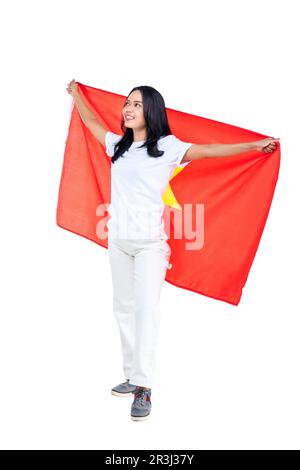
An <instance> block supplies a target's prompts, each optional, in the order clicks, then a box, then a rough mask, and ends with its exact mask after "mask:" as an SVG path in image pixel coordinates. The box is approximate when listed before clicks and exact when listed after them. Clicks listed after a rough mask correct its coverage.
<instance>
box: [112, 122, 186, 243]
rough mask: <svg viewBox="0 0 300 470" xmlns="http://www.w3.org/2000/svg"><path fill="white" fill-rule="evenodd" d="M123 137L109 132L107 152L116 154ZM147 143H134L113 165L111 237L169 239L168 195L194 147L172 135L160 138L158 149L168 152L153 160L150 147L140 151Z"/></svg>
mask: <svg viewBox="0 0 300 470" xmlns="http://www.w3.org/2000/svg"><path fill="white" fill-rule="evenodd" d="M121 138H122V135H119V134H115V133H113V132H110V131H108V132H107V133H106V135H105V146H106V149H105V150H106V153H107V155H108V156H109V157H112V156H113V154H114V146H115V144H116V143H117V142H118V141H119V140H120V139H121ZM144 142H145V140H142V141H139V142H132V144H131V146H130V148H129V149H128V150H127V151H126V152H124V153H123V156H122V157H119V158H118V159H117V160H116V161H115V162H114V163H112V165H111V202H110V205H109V207H108V208H107V211H108V213H109V215H110V218H109V220H108V222H107V228H108V237H109V238H125V239H126V238H127V239H165V240H166V239H168V235H167V234H166V232H165V230H164V221H163V218H162V215H163V211H164V201H163V199H162V197H163V194H164V193H165V191H166V189H167V186H168V183H169V181H170V178H171V176H172V173H173V171H174V169H175V168H176V167H184V166H186V165H188V164H189V163H190V161H188V162H184V163H181V160H182V158H183V156H184V154H185V152H186V151H187V150H188V148H190V147H191V145H193V144H192V143H188V142H183V141H181V140H179V139H178V138H177V137H176V136H175V135H173V134H171V135H168V136H166V137H161V138H160V139H159V140H158V142H157V148H158V149H159V150H163V151H164V152H165V153H164V154H163V155H162V156H161V157H150V156H149V155H148V153H147V148H146V147H144V148H138V147H139V146H140V145H142V144H143V143H144Z"/></svg>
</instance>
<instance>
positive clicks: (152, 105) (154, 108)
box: [111, 85, 172, 163]
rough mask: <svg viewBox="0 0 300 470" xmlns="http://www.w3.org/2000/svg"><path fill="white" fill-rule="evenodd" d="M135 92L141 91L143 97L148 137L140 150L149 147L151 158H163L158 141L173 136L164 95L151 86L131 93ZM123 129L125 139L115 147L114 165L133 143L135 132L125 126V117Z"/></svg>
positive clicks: (141, 87)
mask: <svg viewBox="0 0 300 470" xmlns="http://www.w3.org/2000/svg"><path fill="white" fill-rule="evenodd" d="M135 90H140V92H141V94H142V97H143V112H144V118H145V121H146V135H147V137H146V140H145V142H144V143H143V144H142V145H140V146H139V147H138V148H142V147H147V152H148V155H149V156H150V157H156V158H157V157H161V156H162V155H163V154H164V152H163V151H162V150H158V148H157V141H158V139H160V138H161V137H165V136H167V135H170V134H172V132H171V129H170V127H169V123H168V117H167V112H166V106H165V101H164V99H163V97H162V95H161V94H160V93H159V92H158V91H157V90H156V89H155V88H153V87H151V86H147V85H142V86H136V87H134V88H132V90H131V92H130V93H132V92H133V91H135ZM130 93H129V94H128V96H129V95H130ZM128 96H127V98H128ZM127 98H126V99H127ZM125 103H126V100H125ZM125 103H124V106H125ZM121 129H122V132H123V137H122V138H121V139H120V141H119V142H118V143H117V144H116V145H115V151H114V155H113V157H112V158H111V161H112V163H114V162H115V161H116V160H118V158H119V157H122V156H123V153H124V152H126V150H128V149H129V147H130V146H131V144H132V142H133V137H134V135H133V130H132V129H131V128H127V127H126V126H125V120H124V117H122V121H121Z"/></svg>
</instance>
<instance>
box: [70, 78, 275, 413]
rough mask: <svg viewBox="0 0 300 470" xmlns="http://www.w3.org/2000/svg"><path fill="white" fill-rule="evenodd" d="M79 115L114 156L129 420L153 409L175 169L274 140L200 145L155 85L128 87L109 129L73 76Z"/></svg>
mask: <svg viewBox="0 0 300 470" xmlns="http://www.w3.org/2000/svg"><path fill="white" fill-rule="evenodd" d="M67 91H68V93H69V94H71V95H72V96H73V98H74V101H75V104H76V106H77V108H78V111H79V113H80V115H81V118H82V120H83V122H84V123H85V125H86V126H87V127H88V129H89V130H90V131H91V133H92V134H93V135H94V136H95V137H96V139H97V140H99V142H100V143H101V144H102V145H103V146H104V147H105V149H106V153H107V155H108V156H109V157H110V158H111V163H112V165H111V203H110V205H109V208H108V212H109V214H110V219H109V221H108V224H107V227H108V252H109V259H110V266H111V273H112V284H113V309H114V315H115V317H116V320H117V322H118V326H119V331H120V338H121V345H122V353H123V370H124V375H125V379H126V382H123V383H121V384H119V385H117V386H115V387H114V388H113V389H112V394H114V395H116V396H129V395H131V393H134V400H133V403H132V405H131V417H132V419H134V420H142V419H146V418H148V417H149V415H150V411H151V390H152V384H153V379H154V368H155V352H156V345H157V340H158V332H159V322H160V311H159V308H158V305H159V298H160V292H161V288H162V285H163V281H164V279H165V275H166V270H167V269H168V268H170V267H171V266H170V265H169V258H170V254H171V249H170V246H169V244H168V242H167V240H168V235H167V233H166V232H165V230H164V221H163V219H162V214H163V210H164V203H163V200H162V196H163V194H164V192H165V190H166V187H167V185H168V183H169V180H170V178H171V176H172V173H173V172H174V169H175V168H176V167H182V166H185V165H187V164H188V162H190V161H192V160H196V159H200V158H205V157H210V156H214V157H216V156H219V157H225V156H229V155H233V154H237V153H242V152H245V151H247V150H253V149H257V150H261V149H263V150H264V151H265V152H272V151H273V150H274V148H275V146H276V144H275V140H278V139H263V140H261V141H255V142H247V143H241V144H232V145H231V144H217V145H215V144H211V145H196V144H193V143H187V142H182V141H181V140H179V139H178V138H177V137H176V136H174V135H173V134H172V133H171V130H170V127H169V124H168V119H167V113H166V108H165V103H164V99H163V97H162V96H161V94H160V93H159V92H158V91H157V90H155V89H154V88H152V87H149V86H139V87H135V88H133V89H132V90H131V92H130V93H129V95H128V96H127V98H126V100H125V102H124V106H123V109H122V117H123V119H122V122H121V129H122V133H121V134H115V133H113V132H110V131H108V130H107V129H105V128H104V127H103V126H102V125H101V124H100V123H99V122H98V120H97V118H96V117H95V115H94V114H93V113H92V112H91V110H90V109H89V108H88V107H87V106H86V105H85V103H84V102H83V100H82V98H81V96H80V94H79V92H78V87H77V84H76V82H75V80H72V81H71V82H70V83H69V85H68V88H67Z"/></svg>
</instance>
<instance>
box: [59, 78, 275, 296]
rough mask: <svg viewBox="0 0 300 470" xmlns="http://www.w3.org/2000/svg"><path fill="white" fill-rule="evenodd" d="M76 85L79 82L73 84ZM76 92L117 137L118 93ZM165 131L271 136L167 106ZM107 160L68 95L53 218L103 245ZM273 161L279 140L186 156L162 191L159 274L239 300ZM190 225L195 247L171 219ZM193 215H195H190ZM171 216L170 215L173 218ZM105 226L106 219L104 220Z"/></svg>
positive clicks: (189, 138)
mask: <svg viewBox="0 0 300 470" xmlns="http://www.w3.org/2000/svg"><path fill="white" fill-rule="evenodd" d="M77 83H78V82H77ZM78 89H79V93H80V94H81V96H82V98H83V99H84V101H85V102H86V104H87V105H88V106H89V107H90V109H91V110H92V111H93V112H94V114H95V115H96V117H97V118H98V119H99V122H100V123H101V124H102V125H103V126H104V127H105V128H107V129H108V130H110V131H112V132H114V133H116V134H119V135H121V134H122V131H121V128H120V123H121V117H122V116H121V110H122V107H123V104H124V100H125V98H126V97H125V96H123V95H119V94H116V93H111V92H108V91H105V90H101V89H97V88H94V87H90V86H86V85H84V84H82V83H80V82H79V83H78ZM167 115H168V120H169V124H170V128H171V131H172V134H174V135H175V136H176V137H178V138H179V139H181V140H182V141H185V142H193V143H195V144H211V143H225V144H229V143H231V144H233V143H239V142H250V141H253V140H260V139H264V138H267V137H270V136H267V135H263V134H259V133H257V132H253V131H250V130H247V129H243V128H241V127H236V126H233V125H230V124H225V123H222V122H218V121H214V120H212V119H206V118H203V117H199V116H195V115H192V114H188V113H184V112H182V111H177V110H174V109H170V108H167ZM110 167H111V161H110V158H109V157H108V156H107V155H106V152H105V148H104V146H103V145H102V144H100V143H99V141H97V140H96V138H95V137H94V136H93V135H92V134H91V132H90V131H89V129H88V128H87V127H86V126H85V124H84V123H83V121H82V119H81V117H80V114H79V112H78V110H77V107H76V106H75V105H74V101H73V104H72V108H71V113H70V125H69V131H68V136H67V140H66V144H65V150H64V161H63V166H62V174H61V180H60V186H59V193H58V204H57V211H56V223H57V225H58V226H60V227H61V228H63V229H66V230H69V231H71V232H74V233H75V234H77V235H80V236H82V237H86V238H87V239H89V240H91V241H93V242H95V243H97V244H98V245H100V246H102V247H104V248H107V247H108V245H107V238H105V239H103V238H99V236H98V234H97V225H98V224H99V222H101V223H102V224H103V223H105V224H106V223H107V222H108V220H109V215H108V213H107V212H106V213H105V214H104V215H103V213H102V212H101V211H100V212H99V211H97V207H98V206H99V205H101V204H107V205H108V204H109V203H110ZM279 167H280V144H279V143H278V145H277V148H276V150H275V151H274V152H272V153H265V152H263V151H261V152H258V151H251V152H245V153H243V154H237V155H232V156H228V157H212V158H211V157H209V158H203V159H200V160H193V161H191V162H190V163H187V164H186V165H184V166H183V167H177V168H176V169H175V170H174V173H173V175H172V177H171V179H170V181H169V185H168V187H167V189H166V192H165V194H164V195H163V201H164V214H163V219H164V222H165V226H166V228H167V230H168V227H170V231H169V233H168V232H167V233H168V236H169V240H168V243H169V245H170V247H171V257H170V266H171V268H170V269H168V270H167V273H166V278H165V280H166V281H167V282H169V283H171V284H173V285H175V286H177V287H181V288H183V289H187V290H190V291H193V292H196V293H199V294H202V295H205V296H208V297H211V298H213V299H217V300H221V301H225V302H228V303H229V304H232V305H238V304H239V302H240V299H241V296H242V289H243V287H244V285H245V283H246V280H247V277H248V274H249V271H250V268H251V266H252V263H253V260H254V257H255V255H256V252H257V249H258V245H259V242H260V239H261V236H262V233H263V230H264V227H265V224H266V221H267V217H268V213H269V210H270V206H271V203H272V198H273V194H274V191H275V187H276V183H277V179H278V173H279ZM199 214H200V220H201V221H202V223H201V224H200V225H199V224H197V223H196V224H195V227H194V231H195V233H196V236H197V237H198V240H199V239H201V240H202V243H200V244H198V245H199V246H198V248H197V249H190V248H188V244H189V243H190V244H191V243H192V240H191V239H190V238H187V237H186V235H185V232H184V230H182V237H180V238H178V237H177V235H175V233H173V232H175V230H173V229H174V224H175V223H177V222H176V220H177V221H178V217H179V219H181V221H183V220H184V218H185V216H186V215H187V219H188V220H189V221H191V220H194V221H195V220H196V221H197V215H198V221H199ZM193 217H194V219H193ZM176 218H177V219H176ZM105 227H106V225H105Z"/></svg>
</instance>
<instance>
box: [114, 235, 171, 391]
mask: <svg viewBox="0 0 300 470" xmlns="http://www.w3.org/2000/svg"><path fill="white" fill-rule="evenodd" d="M108 252H109V259H110V266H111V274H112V287H113V312H114V316H115V318H116V320H117V323H118V326H119V331H120V337H121V347H122V354H123V370H124V376H125V379H126V380H127V379H129V383H130V384H133V385H139V386H143V387H149V388H151V387H152V383H153V376H154V368H155V359H156V357H155V356H156V345H157V340H158V332H159V324H160V310H159V308H158V304H159V298H160V292H161V288H162V285H163V282H164V279H165V276H166V271H167V269H168V268H170V267H171V265H169V258H170V255H171V248H170V246H169V244H168V242H167V241H166V240H164V239H159V240H155V239H148V240H140V239H136V240H135V239H127V240H124V239H118V238H109V236H108Z"/></svg>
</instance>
